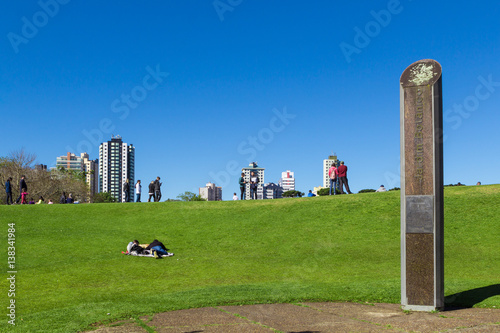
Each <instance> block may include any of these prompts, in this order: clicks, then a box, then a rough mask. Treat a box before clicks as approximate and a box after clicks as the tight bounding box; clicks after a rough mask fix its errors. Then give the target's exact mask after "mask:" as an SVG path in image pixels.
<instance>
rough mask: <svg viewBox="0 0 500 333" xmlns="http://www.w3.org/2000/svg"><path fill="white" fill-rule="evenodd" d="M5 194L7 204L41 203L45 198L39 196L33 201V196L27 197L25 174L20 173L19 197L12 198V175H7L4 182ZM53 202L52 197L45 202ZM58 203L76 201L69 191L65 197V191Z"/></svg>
mask: <svg viewBox="0 0 500 333" xmlns="http://www.w3.org/2000/svg"><path fill="white" fill-rule="evenodd" d="M5 194H6V199H5V203H6V204H7V205H14V204H15V205H17V204H21V205H34V204H43V203H45V199H44V198H43V196H40V197H39V198H38V201H35V199H33V197H31V198H30V199H28V196H29V193H28V184H26V176H24V175H22V176H21V179H20V180H19V197H18V198H17V200H16V201H13V200H12V177H9V178H8V179H7V181H6V182H5ZM53 203H54V202H53V201H52V199H49V200H48V202H47V204H49V205H51V204H53ZM59 203H78V202H77V201H76V202H75V200H74V199H73V196H72V194H71V193H70V194H69V196H68V197H67V198H66V193H65V192H63V193H62V195H61V198H60V199H59Z"/></svg>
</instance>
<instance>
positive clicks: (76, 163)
mask: <svg viewBox="0 0 500 333" xmlns="http://www.w3.org/2000/svg"><path fill="white" fill-rule="evenodd" d="M97 165H98V163H97V160H91V159H90V158H89V154H87V153H81V154H80V156H77V155H76V154H73V153H70V152H68V153H67V154H66V155H63V156H59V157H58V158H57V159H56V169H59V168H64V169H66V170H73V171H78V172H85V175H86V178H85V182H86V183H87V186H88V188H89V191H88V195H89V198H92V196H93V195H94V194H96V193H97V192H98V190H99V187H98V184H99V182H98V180H99V178H98V176H97V172H98V169H97ZM89 198H88V199H89Z"/></svg>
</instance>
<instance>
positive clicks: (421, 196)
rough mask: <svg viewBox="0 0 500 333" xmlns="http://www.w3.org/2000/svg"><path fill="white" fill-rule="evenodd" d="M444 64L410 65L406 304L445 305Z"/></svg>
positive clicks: (404, 87)
mask: <svg viewBox="0 0 500 333" xmlns="http://www.w3.org/2000/svg"><path fill="white" fill-rule="evenodd" d="M441 92H442V88H441V65H440V64H439V63H438V62H437V61H435V60H430V59H425V60H420V61H417V62H415V63H413V64H411V65H410V66H409V67H408V68H406V69H405V71H404V72H403V74H402V75H401V79H400V94H401V109H400V112H401V304H402V305H403V309H405V310H415V311H432V310H436V309H441V308H443V307H444V264H443V259H444V248H443V140H442V133H443V107H442V105H443V100H442V94H441Z"/></svg>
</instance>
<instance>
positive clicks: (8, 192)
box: [5, 177, 14, 205]
mask: <svg viewBox="0 0 500 333" xmlns="http://www.w3.org/2000/svg"><path fill="white" fill-rule="evenodd" d="M11 180H12V177H9V179H7V181H6V182H5V194H6V195H7V199H6V201H7V205H12V204H13V203H14V202H13V201H12V184H11V183H10V181H11ZM9 201H10V203H9Z"/></svg>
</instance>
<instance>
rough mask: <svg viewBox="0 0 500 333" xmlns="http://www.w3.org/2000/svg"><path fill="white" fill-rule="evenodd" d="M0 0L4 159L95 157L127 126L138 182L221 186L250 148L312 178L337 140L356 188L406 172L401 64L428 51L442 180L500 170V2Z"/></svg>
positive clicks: (227, 187)
mask: <svg viewBox="0 0 500 333" xmlns="http://www.w3.org/2000/svg"><path fill="white" fill-rule="evenodd" d="M41 4H46V5H41ZM54 4H57V5H54ZM0 7H1V9H2V10H1V13H2V17H1V20H0V35H1V36H2V38H1V42H0V48H1V52H0V75H1V79H0V112H1V115H2V145H1V146H0V156H5V155H7V154H9V152H11V151H14V150H18V149H20V148H23V147H24V149H25V150H26V151H28V152H32V153H35V154H36V155H37V156H38V162H39V163H43V164H47V165H49V166H52V165H54V164H55V160H56V157H57V156H60V155H64V154H66V152H67V151H68V149H72V152H75V153H80V152H82V151H80V150H79V149H78V148H81V150H85V151H87V152H89V153H90V155H91V157H92V158H97V155H98V144H94V143H93V142H97V141H99V139H100V140H101V141H107V140H109V139H110V137H111V134H115V135H117V134H119V135H121V136H122V137H123V139H124V141H125V142H127V143H132V144H134V146H135V147H136V179H141V180H143V182H149V181H150V180H152V179H153V178H155V177H156V176H158V175H159V176H161V177H162V180H164V186H163V194H164V198H169V197H170V198H175V197H176V196H177V195H178V194H179V193H182V192H184V191H193V192H197V191H198V187H200V186H204V184H205V183H206V182H208V181H212V182H215V183H216V184H218V185H223V196H224V199H226V200H227V199H230V198H231V196H232V193H233V192H237V191H238V184H237V178H238V171H239V170H241V168H242V167H243V166H246V165H248V163H249V162H251V161H253V160H255V161H257V162H258V163H259V166H261V167H264V168H266V177H265V181H266V182H278V179H279V177H280V175H281V172H282V171H285V170H287V169H288V170H292V171H294V172H295V176H296V187H297V189H299V190H301V191H303V192H306V191H308V190H309V189H312V188H313V187H314V186H319V185H321V183H322V161H323V159H325V158H327V157H328V155H329V154H331V153H332V152H335V153H337V155H338V156H339V158H340V159H342V160H344V161H345V163H346V165H347V166H348V167H349V172H348V178H349V183H350V185H351V189H352V190H353V191H356V192H357V191H358V190H360V189H363V188H377V187H378V186H379V185H380V184H384V185H385V186H386V187H394V186H399V156H400V151H399V102H400V101H399V78H400V75H401V73H402V72H403V71H404V69H405V68H406V67H407V66H409V65H410V64H411V63H413V62H415V61H417V60H420V59H425V58H432V59H435V60H437V61H438V62H440V63H441V65H442V68H443V104H444V114H445V121H444V132H445V136H446V140H445V143H444V172H445V174H444V179H445V184H449V183H457V182H459V181H460V182H462V183H465V184H467V185H471V184H475V183H476V182H477V181H481V182H482V183H483V184H491V183H498V182H499V175H498V170H499V169H500V168H499V166H500V148H499V147H500V145H499V142H500V140H499V139H500V134H499V133H500V130H499V124H500V121H499V120H500V112H499V105H500V66H499V65H498V64H499V62H498V61H499V59H500V24H499V23H498V18H499V17H500V3H498V2H495V1H487V2H481V3H480V4H473V3H471V2H468V1H459V2H453V3H449V2H439V1H427V0H420V1H415V0H414V1H410V0H401V1H394V0H391V1H385V0H384V1H366V2H363V3H359V2H349V1H344V2H338V1H326V0H325V1H312V2H311V1H295V0H291V1H286V2H284V1H279V2H278V1H256V0H254V1H249V0H243V1H240V0H231V1H230V0H220V1H219V0H218V1H215V2H214V1H213V0H210V1H200V0H197V1H195V0H183V1H165V0H161V1H154V0H149V1H126V2H112V3H110V2H102V1H78V0H72V1H67V0H64V1H63V0H59V2H56V0H41V1H40V2H37V1H22V2H21V1H9V2H4V3H2V4H1V5H0ZM360 31H361V33H360ZM151 73H153V74H151ZM167 73H168V74H167ZM127 96H129V99H128V100H127ZM273 110H274V111H273ZM278 114H279V116H278ZM110 127H111V129H110ZM85 133H87V135H85ZM88 137H90V139H89V138H88ZM235 171H236V172H235ZM227 176H229V177H227Z"/></svg>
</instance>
